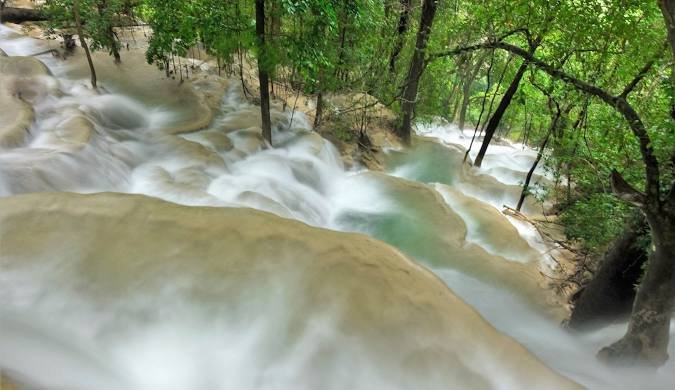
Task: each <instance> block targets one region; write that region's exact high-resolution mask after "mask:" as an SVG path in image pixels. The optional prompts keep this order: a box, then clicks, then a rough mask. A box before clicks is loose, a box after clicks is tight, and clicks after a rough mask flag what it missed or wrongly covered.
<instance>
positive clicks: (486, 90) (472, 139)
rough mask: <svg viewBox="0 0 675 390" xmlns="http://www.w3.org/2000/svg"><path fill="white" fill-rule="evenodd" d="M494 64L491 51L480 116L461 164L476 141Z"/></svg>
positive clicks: (493, 54)
mask: <svg viewBox="0 0 675 390" xmlns="http://www.w3.org/2000/svg"><path fill="white" fill-rule="evenodd" d="M494 64H495V52H494V50H493V51H492V55H491V56H490V66H488V70H487V86H485V93H484V94H483V101H482V102H481V105H480V114H478V121H476V126H475V127H474V129H473V136H472V137H471V143H470V144H469V147H468V148H467V149H466V153H464V160H462V163H465V162H466V159H467V158H469V153H470V152H471V148H472V147H473V142H474V141H475V140H476V134H477V133H478V127H479V126H480V122H481V121H482V120H483V113H484V112H485V102H486V101H487V95H488V92H490V87H491V86H492V66H493V65H494Z"/></svg>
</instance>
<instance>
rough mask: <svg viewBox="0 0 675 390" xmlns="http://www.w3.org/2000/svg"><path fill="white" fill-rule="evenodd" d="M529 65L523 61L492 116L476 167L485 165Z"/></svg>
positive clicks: (477, 157)
mask: <svg viewBox="0 0 675 390" xmlns="http://www.w3.org/2000/svg"><path fill="white" fill-rule="evenodd" d="M527 65H528V63H527V61H523V63H522V64H521V65H520V68H518V71H517V72H516V76H515V77H514V78H513V80H512V81H511V85H509V88H508V89H507V90H506V92H505V93H504V96H503V97H502V100H501V101H500V102H499V105H498V106H497V109H496V110H495V113H494V114H492V117H490V121H489V122H488V125H487V128H485V137H483V144H482V145H481V146H480V150H479V151H478V155H477V156H476V161H474V163H473V165H474V166H476V167H480V166H481V164H482V163H483V158H484V157H485V153H486V152H487V148H488V146H489V145H490V141H492V137H493V136H494V135H495V132H496V131H497V127H499V122H501V120H502V117H503V116H504V113H505V112H506V109H507V108H509V105H510V104H511V99H513V95H515V94H516V91H517V90H518V86H519V85H520V80H521V79H522V78H523V75H524V74H525V71H526V70H527Z"/></svg>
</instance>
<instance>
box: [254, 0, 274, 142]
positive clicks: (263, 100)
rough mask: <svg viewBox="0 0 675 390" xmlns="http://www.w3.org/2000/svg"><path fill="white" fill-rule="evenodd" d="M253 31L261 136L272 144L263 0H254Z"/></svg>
mask: <svg viewBox="0 0 675 390" xmlns="http://www.w3.org/2000/svg"><path fill="white" fill-rule="evenodd" d="M255 32H256V36H257V38H258V81H259V83H260V116H261V118H262V136H263V138H264V139H265V141H267V142H268V143H269V144H270V146H271V145H272V120H271V119H270V90H269V74H268V73H267V68H266V66H267V64H265V55H266V50H267V49H266V47H265V0H256V1H255Z"/></svg>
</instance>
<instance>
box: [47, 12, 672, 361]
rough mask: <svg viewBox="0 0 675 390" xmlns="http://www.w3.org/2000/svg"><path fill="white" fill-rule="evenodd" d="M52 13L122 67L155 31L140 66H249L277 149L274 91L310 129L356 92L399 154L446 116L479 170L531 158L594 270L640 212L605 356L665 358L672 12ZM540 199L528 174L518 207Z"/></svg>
mask: <svg viewBox="0 0 675 390" xmlns="http://www.w3.org/2000/svg"><path fill="white" fill-rule="evenodd" d="M78 6H79V7H78ZM78 9H79V10H80V12H79V13H80V14H81V15H80V16H79V17H78V18H76V17H75V15H76V14H77V12H76V10H78ZM46 10H47V12H48V14H49V15H51V17H50V23H51V24H52V26H53V27H54V28H59V29H73V28H76V29H79V30H81V31H80V36H84V37H86V38H87V40H88V42H89V46H90V47H91V49H93V50H99V49H102V50H107V51H109V52H110V54H111V55H112V56H114V58H115V60H116V61H123V60H124V59H123V55H122V56H121V55H120V44H119V40H118V39H117V37H116V35H115V28H116V27H119V26H123V25H127V24H134V23H140V22H144V23H148V24H149V26H150V27H151V28H152V36H151V38H150V41H149V47H148V50H147V60H148V61H149V62H150V63H155V64H157V66H159V67H160V68H162V69H164V70H165V71H166V72H167V73H166V74H167V76H169V75H174V77H176V75H177V74H180V77H181V78H182V76H183V70H182V69H181V68H180V67H181V65H180V58H181V57H186V56H189V55H190V53H191V52H192V51H193V50H194V49H195V48H198V50H203V51H205V52H206V53H208V54H209V55H210V56H213V57H214V58H216V59H217V62H218V64H219V65H220V66H221V67H222V68H223V69H225V68H227V69H235V70H236V69H239V70H242V69H243V68H244V67H245V66H246V64H247V58H251V57H252V58H255V59H256V61H255V64H256V66H257V73H258V75H259V80H260V83H259V84H260V85H261V86H262V88H260V89H259V91H258V92H257V94H258V95H259V96H258V98H257V99H259V102H260V105H261V109H262V112H263V134H264V135H265V138H266V139H267V141H268V142H269V144H270V145H272V144H273V141H274V140H273V139H272V132H271V123H270V121H269V90H270V89H273V88H274V87H275V85H277V86H280V85H283V86H284V87H285V88H290V89H292V90H293V91H297V92H298V93H303V94H305V95H311V96H313V98H315V99H316V107H317V109H316V115H315V122H314V123H315V126H317V127H319V126H321V124H322V120H323V119H322V118H323V116H324V115H325V113H324V110H326V108H325V104H324V100H323V99H324V96H326V95H327V94H329V93H354V92H362V93H366V94H369V95H371V96H374V97H375V98H376V99H377V100H378V101H380V102H382V103H383V104H385V105H388V106H390V107H391V108H392V109H393V110H394V112H395V113H396V114H397V116H398V118H399V120H398V122H397V123H396V124H395V126H394V127H395V131H397V132H398V134H399V135H400V137H401V138H402V139H403V141H404V142H410V139H411V136H410V134H411V127H412V126H413V123H414V121H425V120H436V119H437V118H439V117H440V118H445V119H446V120H447V121H450V122H455V123H457V124H458V125H459V126H460V127H462V128H465V127H467V128H469V127H470V128H471V129H475V131H476V132H478V133H484V134H485V138H484V139H485V141H483V142H482V145H478V144H476V145H474V146H473V147H474V148H480V153H479V155H478V157H477V158H476V159H475V161H473V164H474V165H475V166H477V167H480V165H481V162H482V158H483V156H484V154H485V152H486V150H487V148H488V147H489V144H490V142H491V140H493V139H495V137H508V138H510V139H512V140H514V141H520V142H523V143H527V144H529V145H531V146H533V147H535V148H538V149H540V150H541V152H540V157H541V163H543V164H545V166H546V167H547V169H549V170H550V172H551V173H552V174H553V176H554V177H555V178H556V181H555V184H554V185H552V186H549V187H547V188H544V190H545V192H546V194H547V196H548V197H549V198H550V199H553V200H555V201H556V204H557V208H558V210H559V212H560V215H561V221H562V222H563V223H564V224H565V227H566V230H567V234H568V237H569V238H570V239H571V240H576V241H578V243H579V245H580V247H581V248H582V249H583V250H584V251H586V252H587V253H588V254H590V255H591V256H596V257H597V256H599V255H600V254H601V253H602V252H603V251H604V250H605V249H606V248H607V247H608V246H610V245H611V242H612V241H613V240H614V239H615V238H616V237H617V236H619V235H620V234H621V233H622V231H624V230H625V229H630V226H633V224H631V223H629V222H630V221H632V220H633V219H634V218H635V215H636V211H637V210H641V212H642V213H643V214H644V215H646V217H647V223H648V224H649V226H650V228H651V242H650V244H645V243H642V245H644V246H647V247H648V249H649V250H650V251H651V252H653V253H652V254H651V255H652V257H651V260H650V263H649V266H648V267H647V272H646V275H645V276H644V277H643V281H642V286H641V288H640V290H639V292H638V294H637V298H636V299H637V300H636V304H635V306H634V309H633V315H632V317H631V324H630V326H629V330H628V333H627V334H626V336H625V337H624V338H623V339H622V340H621V341H620V342H618V343H616V344H614V345H613V346H611V347H609V348H606V349H604V350H603V352H602V355H603V356H604V357H605V358H607V359H609V360H614V359H615V358H616V359H625V358H628V359H633V360H639V361H645V362H647V363H650V364H654V365H660V364H662V363H663V362H664V361H665V360H666V359H667V353H666V346H667V343H668V324H669V322H670V318H671V316H672V312H673V301H675V263H674V262H675V253H674V250H675V190H674V184H673V183H674V178H675V125H674V122H673V121H674V119H675V95H674V92H673V85H674V83H675V62H674V56H673V54H674V53H675V21H674V18H675V2H673V1H672V0H658V1H656V0H621V1H610V0H510V1H482V0H481V1H479V0H443V1H437V0H414V1H413V0H384V1H375V0H256V1H246V0H230V1H215V0H192V1H182V0H143V1H136V0H48V1H47V6H46ZM77 19H81V20H82V21H79V20H77ZM83 43H85V42H84V39H83ZM177 59H178V60H177ZM93 71H94V66H93V65H92V73H93ZM235 73H236V71H235ZM241 77H242V78H243V75H241ZM92 80H93V83H94V84H95V76H93V77H92ZM538 161H539V159H538ZM536 185H537V183H534V182H531V183H530V182H529V176H528V182H526V183H524V186H525V191H524V194H525V195H526V194H527V193H530V192H532V190H531V187H533V186H536ZM528 187H529V189H528Z"/></svg>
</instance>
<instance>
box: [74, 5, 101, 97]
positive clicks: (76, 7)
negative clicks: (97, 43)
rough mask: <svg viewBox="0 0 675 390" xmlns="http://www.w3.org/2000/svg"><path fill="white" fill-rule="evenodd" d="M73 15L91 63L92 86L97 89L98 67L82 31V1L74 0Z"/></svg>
mask: <svg viewBox="0 0 675 390" xmlns="http://www.w3.org/2000/svg"><path fill="white" fill-rule="evenodd" d="M73 16H74V17H75V27H76V28H77V35H78V37H79V38H80V45H82V48H83V49H84V54H86V55H87V62H88V63H89V71H90V73H91V86H92V88H94V89H96V88H97V86H96V69H94V61H92V59H91V53H90V52H89V46H87V41H86V40H85V39H84V32H82V21H81V20H80V1H79V0H73Z"/></svg>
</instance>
